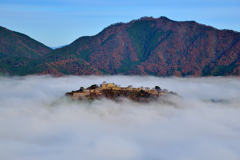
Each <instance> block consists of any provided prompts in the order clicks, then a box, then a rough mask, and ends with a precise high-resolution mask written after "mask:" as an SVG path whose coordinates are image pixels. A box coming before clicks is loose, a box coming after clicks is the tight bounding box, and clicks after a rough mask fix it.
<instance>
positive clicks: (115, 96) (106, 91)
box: [65, 83, 177, 102]
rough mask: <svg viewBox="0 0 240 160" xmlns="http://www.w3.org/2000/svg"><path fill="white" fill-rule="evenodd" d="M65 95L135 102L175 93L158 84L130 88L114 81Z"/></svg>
mask: <svg viewBox="0 0 240 160" xmlns="http://www.w3.org/2000/svg"><path fill="white" fill-rule="evenodd" d="M65 95H66V96H70V97H71V98H72V99H73V100H94V99H101V98H108V99H112V100H117V101H118V100H119V98H128V99H130V100H133V101H136V102H150V101H152V100H157V99H158V98H159V97H161V96H166V95H177V94H176V93H174V92H172V91H170V92H168V91H167V90H166V89H164V90H162V89H161V88H160V87H159V86H156V87H155V88H153V89H150V88H148V87H146V88H143V87H140V88H132V86H128V87H120V86H118V85H116V84H114V83H107V84H104V83H103V84H101V85H100V86H98V85H96V84H94V85H91V86H90V87H88V88H86V89H84V88H83V87H81V88H80V89H79V90H76V91H71V92H67V93H66V94H65Z"/></svg>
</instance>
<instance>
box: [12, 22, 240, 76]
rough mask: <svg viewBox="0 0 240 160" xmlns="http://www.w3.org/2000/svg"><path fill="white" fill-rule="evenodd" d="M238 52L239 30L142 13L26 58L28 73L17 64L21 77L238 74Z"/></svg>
mask: <svg viewBox="0 0 240 160" xmlns="http://www.w3.org/2000/svg"><path fill="white" fill-rule="evenodd" d="M239 54H240V33H239V32H235V31H231V30H218V29H216V28H213V27H211V26H206V25H202V24H199V23H197V22H195V21H184V22H177V21H172V20H170V19H168V18H166V17H160V18H157V19H155V18H152V17H143V18H141V19H138V20H133V21H131V22H129V23H116V24H113V25H110V26H108V27H106V28H105V29H104V30H103V31H101V32H100V33H99V34H97V35H95V36H85V37H80V38H79V39H77V40H75V41H74V42H73V43H71V44H70V45H68V46H65V47H62V48H59V49H56V50H53V51H52V52H50V53H48V54H46V55H45V56H43V57H41V58H38V59H35V60H33V61H31V62H27V63H25V64H26V65H25V66H28V65H31V66H33V67H35V70H34V72H28V71H26V70H25V69H24V66H22V67H23V68H21V71H22V72H21V75H24V74H55V75H63V74H75V75H89V74H126V75H155V76H172V75H174V76H209V75H212V76H220V75H239V73H240V72H239V71H240V58H239ZM24 62H26V61H24ZM15 65H19V63H18V62H16V64H15ZM32 71H33V70H32ZM10 72H11V71H10ZM15 73H16V72H15Z"/></svg>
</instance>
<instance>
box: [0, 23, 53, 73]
mask: <svg viewBox="0 0 240 160" xmlns="http://www.w3.org/2000/svg"><path fill="white" fill-rule="evenodd" d="M50 51H52V49H50V48H49V47H47V46H45V45H43V44H42V43H40V42H38V41H36V40H34V39H32V38H30V37H28V36H27V35H24V34H22V33H18V32H15V31H11V30H8V29H6V28H4V27H1V26H0V71H1V70H2V71H6V72H8V73H12V71H13V70H15V67H16V66H17V65H18V64H17V65H15V62H19V63H20V64H23V63H24V62H29V61H31V60H32V59H34V58H40V57H42V56H44V55H46V54H47V53H49V52H50Z"/></svg>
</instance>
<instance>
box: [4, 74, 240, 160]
mask: <svg viewBox="0 0 240 160" xmlns="http://www.w3.org/2000/svg"><path fill="white" fill-rule="evenodd" d="M103 81H106V82H107V83H112V82H114V83H115V84H118V85H120V86H122V87H124V86H128V85H133V87H141V86H143V87H150V88H153V87H155V86H160V87H161V88H162V89H167V90H169V91H173V92H177V93H178V95H179V97H178V96H173V97H168V98H167V101H168V102H171V103H163V102H162V101H161V100H159V101H157V102H151V103H147V104H146V103H136V102H132V101H130V100H127V99H125V100H123V101H122V102H120V103H116V102H114V101H112V100H108V99H102V100H95V101H93V102H92V103H88V102H83V101H82V102H80V101H72V100H71V99H69V98H66V97H64V94H65V93H66V92H69V91H72V90H78V89H79V88H80V87H81V86H83V87H85V88H86V87H88V86H90V85H92V84H101V83H102V82H103ZM239 104H240V78H238V77H208V78H176V77H170V78H159V77H152V76H66V77H59V78H54V77H51V76H25V77H3V76H2V77H0V159H2V160H16V159H18V160H42V159H51V160H65V159H71V160H79V159H81V160H89V159H91V160H145V159H151V160H159V159H167V160H187V159H189V160H202V159H204V160H208V159H209V160H210V159H211V160H212V159H218V160H226V159H229V160H239V159H240V123H239V122H240V105H239Z"/></svg>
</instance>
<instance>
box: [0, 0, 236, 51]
mask: <svg viewBox="0 0 240 160" xmlns="http://www.w3.org/2000/svg"><path fill="white" fill-rule="evenodd" d="M144 16H152V17H154V18H158V17H160V16H166V17H168V18H169V19H172V20H175V21H187V20H194V21H196V22H198V23H201V24H206V25H210V26H213V27H215V28H218V29H231V30H235V31H238V32H239V31H240V1H239V0H191V1H190V0H181V1H179V0H121V1H113V0H87V1H86V0H84V1H83V0H1V1H0V26H3V27H5V28H8V29H10V30H14V31H17V32H21V33H24V34H27V35H28V36H30V37H32V38H33V39H35V40H37V41H40V42H42V43H43V44H45V45H47V46H50V47H58V46H62V45H66V44H70V43H71V42H73V41H74V40H76V39H77V38H79V37H81V36H92V35H96V34H97V33H99V32H100V31H101V30H103V29H104V28H105V27H107V26H109V25H111V24H113V23H117V22H129V21H131V20H133V19H139V18H141V17H144Z"/></svg>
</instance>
